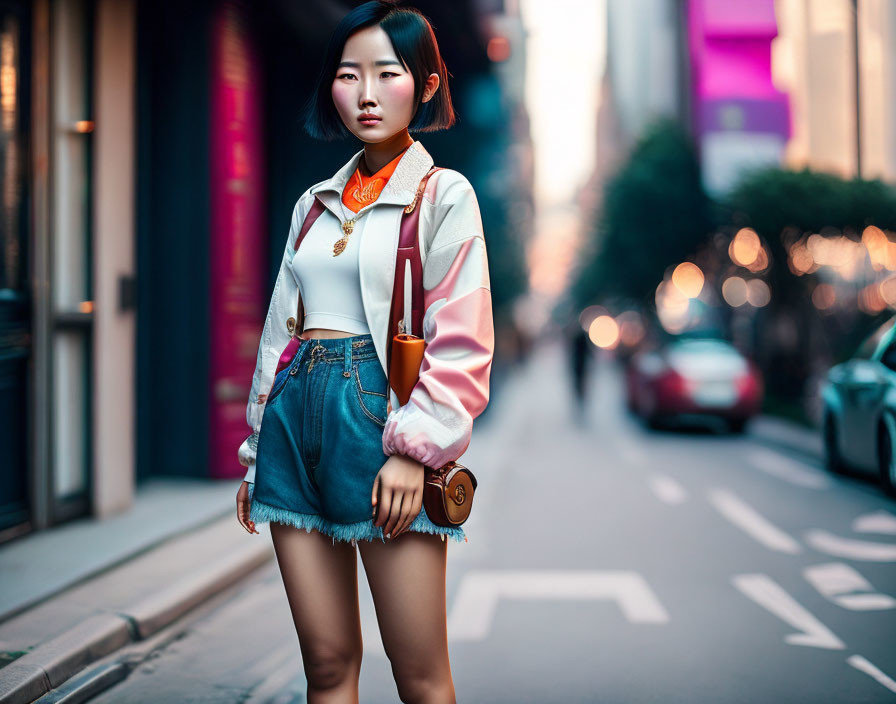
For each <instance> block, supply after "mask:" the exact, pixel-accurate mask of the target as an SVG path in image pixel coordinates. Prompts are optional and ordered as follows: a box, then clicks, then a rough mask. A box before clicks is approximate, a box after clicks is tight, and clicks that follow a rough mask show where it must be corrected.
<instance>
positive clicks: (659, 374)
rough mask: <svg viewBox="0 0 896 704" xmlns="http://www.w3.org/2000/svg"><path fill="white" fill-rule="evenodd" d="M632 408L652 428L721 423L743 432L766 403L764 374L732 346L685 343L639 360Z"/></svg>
mask: <svg viewBox="0 0 896 704" xmlns="http://www.w3.org/2000/svg"><path fill="white" fill-rule="evenodd" d="M626 382H627V396H628V407H629V409H630V410H632V411H633V412H635V413H636V414H637V415H639V416H641V417H642V418H644V419H645V420H646V421H647V423H648V424H649V425H650V427H658V426H659V425H661V424H663V423H664V422H665V421H668V420H684V419H691V418H695V419H704V418H721V419H723V420H724V421H726V423H727V424H728V426H729V427H730V428H731V430H733V431H734V432H738V433H739V432H743V430H744V427H745V426H746V424H747V422H748V421H749V419H750V418H751V417H753V416H754V415H756V413H758V412H759V408H760V406H761V403H762V392H763V384H762V376H761V374H760V372H759V369H758V368H757V367H756V365H755V364H754V363H753V362H752V360H749V359H747V358H746V357H745V356H744V355H743V354H741V352H740V351H739V350H738V349H737V348H736V347H734V345H732V344H731V343H729V342H726V341H725V340H722V339H716V338H684V339H676V340H673V341H671V342H668V343H666V344H665V345H663V346H661V347H660V348H659V349H657V350H654V351H645V352H640V353H638V354H636V355H635V356H634V357H633V358H632V360H631V363H630V364H629V365H628V367H627V369H626Z"/></svg>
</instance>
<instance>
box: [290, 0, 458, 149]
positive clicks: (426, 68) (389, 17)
mask: <svg viewBox="0 0 896 704" xmlns="http://www.w3.org/2000/svg"><path fill="white" fill-rule="evenodd" d="M374 25H379V26H380V27H382V28H383V30H384V31H385V32H386V34H387V35H388V37H389V41H391V42H392V48H393V49H394V50H395V54H396V55H397V56H398V59H399V61H401V62H402V63H403V64H404V65H405V68H406V69H407V70H408V72H409V73H410V74H411V75H412V76H413V77H414V102H415V103H416V105H417V110H416V111H415V112H414V116H413V117H412V118H411V122H410V124H409V125H408V132H436V131H438V130H445V129H448V128H449V127H451V126H452V125H453V124H454V123H455V120H456V118H455V114H454V107H453V106H452V103H451V93H450V92H449V90H448V80H447V78H448V76H449V75H451V74H449V73H448V69H447V68H446V67H445V62H444V61H443V60H442V55H441V53H440V52H439V45H438V43H437V42H436V36H435V33H434V32H433V30H432V25H431V24H430V23H429V20H428V19H427V18H426V17H425V16H424V15H423V14H422V13H421V12H420V11H419V10H418V9H417V8H414V7H399V6H397V5H396V4H395V3H394V2H386V1H385V0H371V1H370V2H365V3H364V4H363V5H359V6H358V7H356V8H355V9H353V10H352V11H351V12H349V13H348V14H347V15H346V16H345V17H343V18H342V20H341V21H340V22H339V24H338V25H337V26H336V29H334V30H333V34H332V36H331V37H330V43H329V44H328V45H327V53H326V56H325V57H324V62H323V66H322V67H321V71H320V74H319V75H318V78H317V83H316V85H315V86H314V90H313V91H312V93H311V97H310V98H309V100H308V102H307V103H306V104H305V106H304V108H303V110H302V114H303V120H304V127H305V131H306V132H307V133H308V134H309V135H311V136H312V137H314V138H315V139H320V140H325V141H333V140H335V139H342V138H345V137H351V136H353V135H352V133H351V132H350V131H349V130H348V128H347V127H346V126H345V125H344V124H343V122H342V118H340V117H339V113H338V112H337V111H336V106H335V105H334V104H333V96H332V95H331V94H330V90H331V87H332V83H333V79H334V78H335V76H336V69H337V67H338V65H339V62H340V60H341V59H342V50H343V48H344V47H345V43H346V41H348V38H349V37H350V36H351V35H352V34H354V33H355V32H357V31H358V30H360V29H364V28H365V27H371V26H374ZM431 73H437V74H438V75H439V87H438V89H437V90H436V92H435V94H434V95H433V96H432V98H430V99H429V100H428V101H427V102H425V103H421V102H420V101H421V98H422V97H423V88H424V84H425V82H426V79H427V77H428V76H429V74H431Z"/></svg>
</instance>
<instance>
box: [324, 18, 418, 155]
mask: <svg viewBox="0 0 896 704" xmlns="http://www.w3.org/2000/svg"><path fill="white" fill-rule="evenodd" d="M332 95H333V104H334V105H335V106H336V111H337V112H338V113H339V116H340V117H341V118H342V121H343V123H345V126H346V127H347V128H348V129H349V130H350V131H351V133H352V134H354V135H355V136H356V137H357V138H358V139H360V140H362V141H364V142H382V141H384V140H386V139H388V138H389V137H391V136H392V135H394V134H396V133H397V132H400V131H401V130H403V129H405V128H406V127H407V126H408V125H409V124H410V122H411V118H412V117H413V116H414V111H415V108H416V106H415V105H414V77H413V76H412V75H411V74H410V73H409V72H408V70H407V69H406V68H405V67H404V66H403V65H402V63H401V61H399V59H398V57H397V56H396V55H395V50H394V49H393V48H392V42H390V41H389V36H388V35H387V34H386V32H385V31H384V30H383V28H382V27H380V26H379V25H373V26H371V27H365V28H364V29H361V30H358V31H357V32H355V33H354V34H353V35H352V36H350V37H349V38H348V40H347V41H346V42H345V47H343V50H342V59H341V62H340V64H339V66H338V68H337V69H336V77H335V78H334V79H333V88H332ZM428 99H429V98H428V97H427V95H424V102H425V101H426V100H428ZM365 114H370V115H374V116H375V117H376V118H379V119H373V120H369V121H366V122H362V121H361V120H360V119H359V118H361V117H362V116H363V115H365Z"/></svg>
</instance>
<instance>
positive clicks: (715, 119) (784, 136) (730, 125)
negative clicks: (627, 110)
mask: <svg viewBox="0 0 896 704" xmlns="http://www.w3.org/2000/svg"><path fill="white" fill-rule="evenodd" d="M777 34H778V28H777V23H776V19H775V7H774V0H689V2H688V49H689V56H690V67H691V86H692V96H691V97H692V100H693V107H694V109H693V111H692V114H693V116H694V132H695V134H696V135H697V139H698V142H699V144H700V149H701V162H702V164H703V168H704V180H705V181H706V184H707V187H709V188H710V190H711V191H722V190H725V189H726V188H728V187H730V186H731V185H733V183H734V182H735V181H736V180H737V178H738V176H739V174H740V173H742V171H743V170H744V169H745V168H747V167H750V166H758V165H762V164H769V163H777V162H779V161H780V157H781V154H782V152H783V150H784V146H785V144H786V142H787V140H788V139H789V137H790V134H791V127H790V113H789V109H788V100H787V95H786V94H784V93H782V92H781V91H779V90H778V89H777V88H775V86H774V84H773V82H772V64H771V43H772V39H774V38H775V37H776V36H777Z"/></svg>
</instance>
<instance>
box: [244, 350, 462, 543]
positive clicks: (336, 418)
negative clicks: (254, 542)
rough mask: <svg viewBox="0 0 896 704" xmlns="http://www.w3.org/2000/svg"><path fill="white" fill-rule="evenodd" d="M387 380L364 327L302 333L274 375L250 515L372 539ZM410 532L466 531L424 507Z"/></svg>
mask: <svg viewBox="0 0 896 704" xmlns="http://www.w3.org/2000/svg"><path fill="white" fill-rule="evenodd" d="M387 393H388V380H387V379H386V375H385V374H384V373H383V368H382V366H381V365H380V362H379V358H378V357H377V354H376V350H375V348H374V346H373V338H372V337H371V335H370V334H369V333H367V334H364V335H354V336H351V337H343V338H334V339H314V338H310V339H307V340H304V341H303V342H302V343H301V345H300V347H299V349H298V351H297V352H296V354H295V356H294V357H293V359H292V361H291V363H290V364H289V366H288V367H287V368H285V369H283V370H282V371H281V372H280V373H279V374H278V375H277V376H276V378H275V379H274V383H273V385H272V387H271V392H270V395H269V396H268V399H267V405H266V407H265V411H264V415H263V416H262V422H261V430H260V431H259V435H258V448H257V450H256V458H255V462H256V464H255V482H254V484H250V487H251V488H252V493H251V499H252V504H251V510H250V513H249V518H250V520H252V521H254V522H255V523H256V524H259V523H267V522H277V523H283V524H287V525H291V526H295V527H296V528H304V529H305V530H306V531H308V532H310V531H311V529H312V528H314V529H317V530H318V531H320V532H321V533H324V534H326V535H328V536H331V537H332V538H333V542H334V544H335V541H336V540H340V541H346V542H349V541H350V542H351V543H352V544H355V543H356V541H357V540H373V539H374V538H378V539H379V540H381V541H383V542H385V540H386V539H385V536H384V535H383V528H382V526H374V525H373V516H372V513H373V504H372V503H371V495H372V493H373V482H374V479H375V478H376V475H377V473H378V472H379V470H380V468H381V467H382V466H383V465H384V464H385V463H386V460H387V459H388V455H386V454H385V453H384V452H383V427H384V426H385V423H386V407H387V401H388V396H387ZM408 530H409V531H415V532H422V533H433V534H438V535H441V536H442V539H443V540H444V539H445V536H448V537H449V538H452V539H454V540H456V541H458V542H460V541H463V540H465V535H464V531H463V528H461V527H460V526H453V527H446V526H438V525H436V524H435V523H433V522H432V521H431V520H430V519H429V517H428V516H427V515H426V509H425V508H422V507H421V509H420V513H418V514H417V516H416V517H415V518H414V520H413V521H412V522H411V524H410V526H409V527H408Z"/></svg>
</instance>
